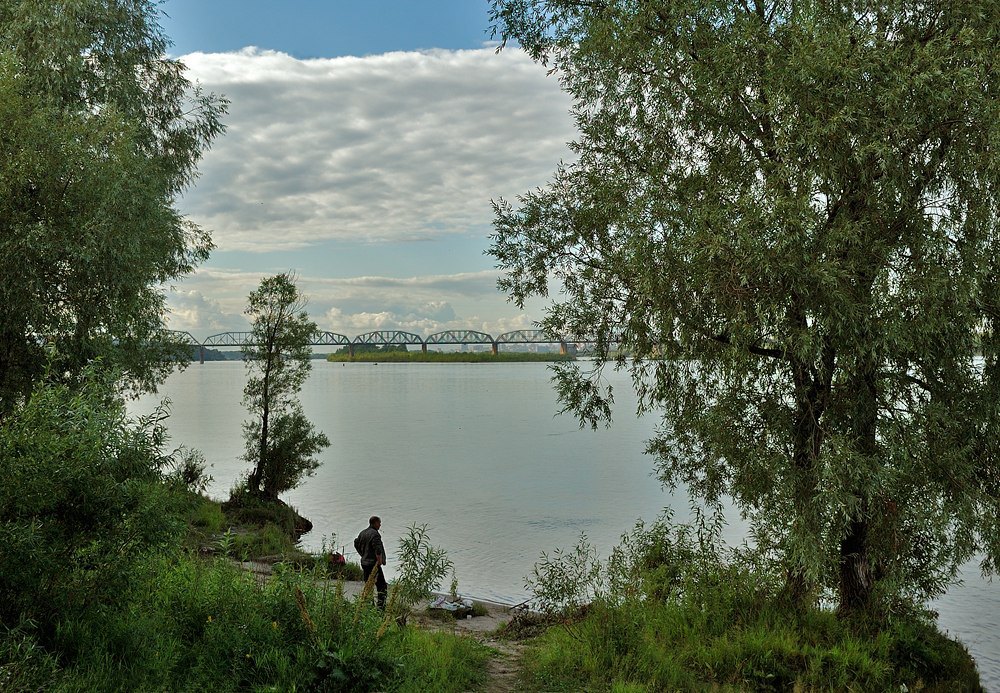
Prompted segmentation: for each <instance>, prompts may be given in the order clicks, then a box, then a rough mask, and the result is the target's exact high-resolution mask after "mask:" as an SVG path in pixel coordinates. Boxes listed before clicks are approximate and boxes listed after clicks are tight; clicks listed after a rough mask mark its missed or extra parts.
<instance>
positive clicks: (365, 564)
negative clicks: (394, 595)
mask: <svg viewBox="0 0 1000 693" xmlns="http://www.w3.org/2000/svg"><path fill="white" fill-rule="evenodd" d="M381 527H382V520H381V518H379V516H378V515H372V516H371V517H370V518H368V527H367V528H366V529H364V530H362V531H361V534H359V535H358V538H357V539H355V540H354V548H355V549H356V550H357V552H358V554H360V556H361V569H362V570H363V571H364V575H365V582H366V583H367V582H368V578H369V577H370V576H371V574H372V571H373V570H374V571H376V573H377V574H376V576H375V589H376V590H378V608H379V609H380V610H382V611H385V597H386V594H388V592H389V585H388V583H387V582H386V581H385V574H384V573H383V572H382V566H384V565H385V547H384V546H382V535H381V534H379V533H378V531H379V529H381Z"/></svg>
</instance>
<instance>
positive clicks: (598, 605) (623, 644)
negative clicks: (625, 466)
mask: <svg viewBox="0 0 1000 693" xmlns="http://www.w3.org/2000/svg"><path fill="white" fill-rule="evenodd" d="M709 529H711V528H709ZM710 538H711V533H709V534H708V535H705V534H704V533H702V534H701V536H699V531H698V528H692V527H687V528H685V527H679V528H678V527H673V526H672V525H670V523H669V520H668V519H667V518H662V519H661V520H659V521H658V522H657V523H655V524H654V525H653V526H652V527H649V528H646V527H644V526H642V525H638V526H637V527H636V530H635V531H634V532H633V533H632V534H631V535H629V536H628V537H627V541H623V543H622V545H621V546H620V547H619V548H618V555H617V557H613V559H612V560H611V561H609V565H610V567H608V568H606V569H601V568H600V567H598V568H595V567H594V566H595V565H598V564H597V562H596V559H594V558H593V556H592V551H591V549H590V548H589V547H587V546H586V543H585V542H582V543H581V546H582V547H583V548H582V549H581V548H580V547H578V549H577V551H575V552H572V553H569V554H562V560H561V563H562V565H561V566H557V568H556V569H553V568H552V561H551V560H549V561H548V562H547V563H543V564H542V565H541V566H540V567H539V568H536V576H538V575H540V576H541V577H542V579H543V580H544V581H547V585H546V587H547V588H548V589H549V590H550V591H551V590H556V591H558V588H559V587H560V586H562V585H567V584H569V585H570V586H571V587H575V586H576V585H578V584H580V583H579V581H572V580H571V581H566V580H563V579H562V576H563V575H564V574H565V572H566V571H565V566H566V565H567V564H568V565H570V566H576V565H583V566H586V569H585V570H582V571H577V572H578V573H579V574H585V575H588V578H589V582H588V584H597V585H598V586H600V585H603V584H605V583H604V582H602V578H603V579H607V580H608V581H609V582H610V583H611V584H614V580H615V579H616V578H615V575H616V571H619V570H621V568H622V567H624V568H625V569H624V570H622V572H620V573H617V574H618V575H628V576H630V577H631V580H632V582H633V583H634V588H633V589H632V590H630V591H626V592H602V591H601V589H596V590H594V591H595V592H596V593H597V594H598V596H597V597H596V598H595V600H594V601H592V602H591V603H589V604H588V605H587V607H586V608H583V609H579V608H578V609H577V610H576V611H569V610H565V609H564V610H562V611H560V612H558V613H557V615H559V616H560V617H561V621H560V622H559V625H557V626H554V627H550V628H548V630H546V631H545V632H544V633H543V634H542V635H541V636H540V637H539V638H537V640H535V641H534V642H533V643H532V644H531V645H530V649H529V652H528V654H527V656H525V657H524V659H523V661H524V662H525V664H526V671H525V677H526V679H527V684H528V685H527V686H526V689H527V690H535V689H537V690H553V691H555V690H566V691H570V690H607V689H611V690H637V691H661V690H701V689H714V688H716V687H719V688H722V689H724V690H725V689H732V690H904V686H905V687H906V689H910V690H924V689H926V690H941V691H945V690H970V691H974V690H981V686H980V684H979V678H978V674H977V673H976V670H975V665H974V663H973V661H972V659H971V657H970V656H969V654H968V652H967V651H966V650H965V648H964V647H963V646H962V645H961V644H959V643H957V642H955V641H953V640H949V639H948V638H947V637H945V636H944V635H942V634H941V633H940V632H939V631H938V630H937V629H936V628H935V627H934V625H933V623H932V621H931V620H930V619H929V618H928V617H927V616H926V615H922V614H908V615H907V616H906V617H904V618H897V619H894V620H893V621H892V622H891V624H889V625H888V626H885V625H883V624H880V627H879V628H876V629H875V630H870V631H869V630H866V629H863V628H862V629H859V628H857V627H856V624H854V623H852V622H851V621H847V620H843V619H838V618H837V617H836V615H835V614H834V613H833V612H831V611H829V610H824V609H817V608H809V609H805V610H799V611H790V610H789V608H788V607H789V604H788V601H787V598H786V596H785V595H784V594H783V593H782V591H781V589H780V588H781V582H780V581H778V580H775V578H774V576H772V575H770V574H767V573H762V572H760V570H761V569H760V568H759V567H752V566H748V564H746V563H745V562H744V561H742V560H741V558H742V557H740V556H736V557H731V558H728V559H727V558H725V557H723V556H722V555H720V554H718V553H716V554H714V557H712V556H713V551H714V550H715V549H713V548H712V546H711V544H709V545H705V546H702V544H703V543H704V541H705V540H706V539H709V540H710ZM692 557H693V558H695V560H694V561H689V560H688V559H689V558H692ZM615 565H617V566H618V567H615ZM567 593H569V594H573V593H574V590H573V589H569V590H567ZM536 594H537V592H536ZM550 612H551V610H550ZM509 630H511V631H512V632H516V627H515V628H511V629H509Z"/></svg>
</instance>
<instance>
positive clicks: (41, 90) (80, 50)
mask: <svg viewBox="0 0 1000 693" xmlns="http://www.w3.org/2000/svg"><path fill="white" fill-rule="evenodd" d="M157 7H158V3H156V2H153V1H152V0H67V1H65V2H58V3H38V2H28V1H27V0H3V1H2V2H0V122H2V123H3V128H2V129H0V275H2V276H3V277H4V281H3V283H2V284H0V416H2V415H3V413H4V412H7V411H10V410H11V408H12V407H13V406H14V405H15V404H16V402H18V401H20V400H22V399H23V398H24V396H26V395H27V393H28V392H30V391H31V389H32V383H34V382H35V381H36V380H37V379H38V378H39V377H41V374H42V371H43V369H44V367H45V363H46V358H45V356H44V355H43V353H42V349H41V344H43V343H50V344H53V345H55V347H56V350H57V354H58V357H59V358H60V359H61V362H60V364H59V365H60V368H58V369H57V372H59V373H61V374H64V375H68V376H69V377H70V378H75V377H76V375H77V374H78V373H79V372H80V370H81V369H82V368H83V367H84V365H85V364H87V363H90V362H92V361H93V360H94V359H95V358H96V357H97V356H99V355H103V359H102V362H103V363H105V365H107V366H109V367H118V368H121V369H123V373H124V376H125V381H126V382H127V383H130V384H131V385H133V386H136V387H151V386H153V385H154V384H155V383H156V382H157V381H158V380H159V379H160V378H162V377H163V376H164V375H165V373H166V371H167V369H168V366H167V365H166V362H165V358H164V357H165V356H166V355H167V354H166V353H165V349H164V347H162V346H158V345H164V344H167V343H168V342H169V339H168V338H167V337H166V335H165V334H164V333H163V332H162V330H161V322H162V315H163V311H164V296H163V290H162V288H161V287H162V285H163V284H164V283H167V282H170V281H172V280H174V279H177V278H179V277H182V276H184V275H186V274H188V273H189V272H191V271H192V269H193V268H194V266H195V265H197V264H198V263H199V262H201V261H203V260H204V259H205V258H206V257H207V255H208V252H209V250H210V249H211V247H212V244H211V241H210V239H209V236H208V234H207V233H206V232H204V231H202V230H201V229H199V228H198V227H197V226H195V225H194V224H192V223H190V222H189V221H187V220H185V219H184V218H182V217H181V215H180V214H179V213H178V212H177V210H176V209H175V207H174V200H175V197H176V196H177V195H178V194H179V193H180V192H182V191H183V190H184V189H185V188H186V187H187V186H188V185H190V184H191V182H192V181H193V180H194V176H195V165H196V164H197V162H198V160H199V158H200V157H201V155H202V153H203V152H204V151H205V149H206V148H207V147H208V146H209V143H210V142H211V141H212V140H213V139H214V138H215V137H217V136H218V135H219V134H221V132H222V129H223V128H222V124H221V122H220V118H221V116H222V115H223V113H224V111H225V108H226V102H225V100H223V99H221V98H219V97H216V96H214V95H210V94H208V95H206V94H203V93H201V91H200V89H198V88H197V87H193V86H192V85H191V84H190V82H189V81H188V80H187V78H186V77H185V76H184V67H183V65H182V64H181V63H180V62H178V61H176V60H172V59H169V58H167V57H165V55H164V52H165V50H166V48H167V46H168V43H167V39H166V38H165V37H164V35H163V33H162V31H161V29H160V27H159V26H158V24H157V18H158V9H157Z"/></svg>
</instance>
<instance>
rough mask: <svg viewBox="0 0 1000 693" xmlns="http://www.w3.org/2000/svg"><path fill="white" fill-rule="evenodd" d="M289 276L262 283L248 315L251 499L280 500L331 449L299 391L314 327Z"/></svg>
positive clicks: (246, 353) (245, 356)
mask: <svg viewBox="0 0 1000 693" xmlns="http://www.w3.org/2000/svg"><path fill="white" fill-rule="evenodd" d="M305 306H306V300H305V298H304V297H303V296H302V294H300V293H299V290H298V287H297V286H296V285H295V281H294V278H293V277H292V276H291V274H289V273H284V274H277V275H275V276H273V277H267V278H265V279H264V280H263V281H261V283H260V286H259V287H257V289H255V290H254V291H252V292H251V293H250V297H249V299H248V301H247V309H246V311H245V312H246V314H247V316H248V317H249V318H250V320H251V324H252V326H251V330H252V331H251V333H250V339H249V341H248V343H247V344H246V345H245V346H244V347H243V359H244V361H245V362H246V368H247V374H248V376H249V377H248V378H247V384H246V387H245V388H244V389H243V403H244V404H245V405H246V406H247V409H248V410H249V411H250V414H251V415H252V417H253V418H251V419H250V420H249V421H247V422H246V423H244V424H243V436H244V439H245V441H246V454H245V455H244V459H245V460H246V461H247V462H249V463H250V464H252V465H253V469H252V470H251V471H250V473H249V475H248V477H247V490H248V491H249V492H250V494H251V495H254V496H258V497H263V498H265V499H267V500H277V499H278V494H280V493H283V492H285V491H288V490H290V489H292V488H295V486H297V485H298V484H299V483H300V482H301V481H302V477H303V476H307V475H310V474H312V473H313V472H314V471H315V469H316V468H317V467H318V466H319V460H317V459H316V458H315V457H314V455H316V453H318V452H319V451H320V450H322V449H323V448H325V447H327V446H328V445H330V441H329V440H328V439H327V437H326V436H325V435H324V434H323V433H320V432H317V431H316V430H315V428H314V427H313V425H312V423H310V422H309V420H308V419H306V417H305V414H304V413H303V411H302V405H301V404H300V403H299V398H298V395H299V391H300V390H301V389H302V385H303V384H304V383H305V380H306V378H307V377H308V375H309V371H310V370H311V368H312V361H311V360H310V359H311V358H312V350H311V348H310V344H311V343H312V342H313V338H314V337H315V335H316V330H317V327H316V323H314V322H313V321H312V320H310V319H309V316H308V314H307V313H306V312H305Z"/></svg>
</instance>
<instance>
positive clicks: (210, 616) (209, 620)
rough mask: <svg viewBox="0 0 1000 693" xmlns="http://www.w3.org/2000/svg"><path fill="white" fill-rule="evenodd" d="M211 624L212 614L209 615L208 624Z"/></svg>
mask: <svg viewBox="0 0 1000 693" xmlns="http://www.w3.org/2000/svg"><path fill="white" fill-rule="evenodd" d="M211 622H212V614H209V615H208V623H211Z"/></svg>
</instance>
